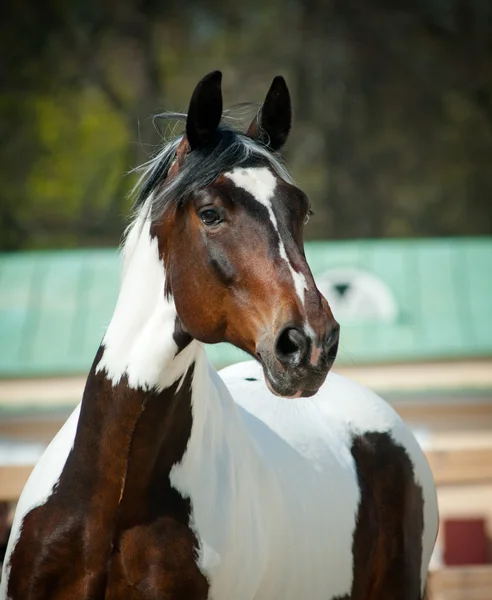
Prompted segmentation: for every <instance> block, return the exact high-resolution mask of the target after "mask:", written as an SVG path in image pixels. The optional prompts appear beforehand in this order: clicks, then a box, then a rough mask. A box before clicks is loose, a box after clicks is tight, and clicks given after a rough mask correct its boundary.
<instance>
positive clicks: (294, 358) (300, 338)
mask: <svg viewBox="0 0 492 600" xmlns="http://www.w3.org/2000/svg"><path fill="white" fill-rule="evenodd" d="M308 350H309V341H308V338H307V336H306V334H305V333H304V332H303V331H302V330H301V329H296V328H295V327H286V328H285V329H284V330H283V331H281V332H280V334H279V336H278V337H277V341H276V343H275V354H276V356H277V358H278V360H279V361H280V362H281V363H282V364H283V365H286V366H297V365H299V364H300V363H301V362H302V361H303V360H304V359H305V358H306V356H307V353H308Z"/></svg>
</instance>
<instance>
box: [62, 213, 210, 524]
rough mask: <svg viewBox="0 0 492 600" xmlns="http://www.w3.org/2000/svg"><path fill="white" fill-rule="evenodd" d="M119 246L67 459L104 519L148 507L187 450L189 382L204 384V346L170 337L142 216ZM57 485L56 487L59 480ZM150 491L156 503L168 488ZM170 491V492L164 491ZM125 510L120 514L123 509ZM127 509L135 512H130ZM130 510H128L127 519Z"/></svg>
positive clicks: (170, 318)
mask: <svg viewBox="0 0 492 600" xmlns="http://www.w3.org/2000/svg"><path fill="white" fill-rule="evenodd" d="M142 213H143V215H141V216H140V217H139V218H137V220H136V222H135V224H134V225H133V227H132V229H131V230H130V233H129V235H128V237H127V240H126V245H125V247H124V249H123V256H124V269H123V280H122V284H121V288H120V293H119V297H118V301H117V304H116V308H115V311H114V314H113V318H112V320H111V322H110V324H109V327H108V330H107V332H106V335H105V337H104V339H103V342H102V344H101V347H100V349H99V351H98V354H97V356H96V359H95V361H94V364H93V367H92V369H91V372H90V375H89V378H88V381H87V385H86V389H85V392H84V398H83V402H82V409H81V414H80V419H79V425H78V429H77V435H76V439H75V443H74V452H72V454H71V457H70V458H69V461H68V463H67V464H68V465H70V464H71V465H72V468H71V469H70V472H71V473H77V477H78V478H79V480H80V479H81V480H82V481H83V482H84V484H85V486H86V489H87V492H86V493H87V494H88V501H89V499H90V498H94V496H95V495H100V498H104V501H101V502H99V506H100V507H105V508H106V509H107V510H105V511H104V512H105V513H106V514H107V515H108V518H110V515H111V514H114V508H115V507H116V505H120V509H119V514H120V518H121V519H123V520H124V519H125V518H127V517H128V519H132V518H137V517H138V515H136V514H134V512H135V510H136V507H140V508H139V510H140V511H142V510H145V511H148V510H149V505H148V502H146V501H144V498H143V497H144V496H145V497H146V498H148V495H149V493H151V492H150V490H151V489H152V488H153V487H156V486H157V487H159V485H160V484H159V483H158V481H157V479H156V474H157V473H160V475H161V481H162V475H163V474H164V473H163V471H164V472H166V471H167V472H168V473H169V471H170V469H171V467H172V465H173V464H174V463H176V462H178V461H179V460H180V459H181V458H182V456H183V454H184V452H185V450H186V446H187V443H188V440H189V437H190V435H191V429H192V409H191V405H192V398H191V395H192V394H191V382H192V380H193V378H194V376H196V374H197V371H201V377H200V379H201V380H202V381H205V383H206V381H207V380H208V375H207V373H208V368H207V363H206V359H204V357H203V349H202V348H201V347H200V345H199V344H198V342H196V341H195V340H192V341H191V342H190V343H189V344H188V345H187V346H186V347H184V348H179V347H178V344H177V343H176V341H175V339H174V332H175V326H176V310H175V307H174V302H173V301H172V299H166V298H165V296H164V268H163V264H162V261H161V260H160V257H159V252H158V245H157V240H156V239H154V238H152V237H151V235H150V226H149V222H148V220H147V219H146V218H145V212H144V211H142ZM61 483H62V482H61ZM159 489H160V492H159V493H156V494H153V497H154V499H155V500H156V501H159V500H160V502H161V506H162V504H163V503H164V504H165V502H166V498H163V497H162V495H163V494H164V495H165V493H166V490H163V489H162V485H161V486H160V488H159ZM167 491H169V490H167ZM125 507H127V509H128V510H127V511H126V512H125V510H124V508H125ZM132 511H133V512H132ZM130 513H132V514H131V515H130Z"/></svg>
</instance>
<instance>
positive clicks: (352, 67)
mask: <svg viewBox="0 0 492 600" xmlns="http://www.w3.org/2000/svg"><path fill="white" fill-rule="evenodd" d="M0 52H1V54H2V57H4V60H3V61H2V63H1V65H0V85H1V90H2V92H1V93H0V134H2V140H4V143H3V144H2V146H1V147H0V165H1V166H0V168H1V170H0V194H1V196H0V248H3V249H14V248H21V247H32V246H37V247H39V246H49V245H58V246H66V245H78V244H114V243H116V242H117V240H118V238H119V235H120V232H121V230H122V228H123V225H124V220H125V215H126V214H127V212H128V208H129V199H128V197H127V192H128V190H129V189H130V188H131V185H132V183H133V179H132V177H124V176H123V173H124V172H125V171H128V170H129V169H130V168H131V167H133V166H135V165H136V164H138V163H139V162H142V161H144V160H145V159H146V158H147V157H148V156H149V154H151V153H152V151H153V148H154V147H155V145H156V144H157V143H159V141H160V135H161V134H160V133H159V132H158V131H157V129H156V127H155V126H154V122H153V120H152V118H151V115H152V114H155V113H156V112H159V111H161V110H163V109H173V110H174V109H176V110H183V109H185V108H186V105H187V102H188V99H189V94H190V91H191V89H192V88H193V86H194V84H195V83H196V81H197V79H198V78H199V77H200V76H202V75H203V74H204V73H206V72H208V71H210V70H212V69H215V68H221V69H222V70H223V71H224V75H225V77H224V87H225V90H224V91H225V97H226V104H233V103H234V102H238V101H244V100H245V99H251V100H261V99H262V98H263V96H264V94H265V91H266V89H267V87H268V85H269V83H270V81H271V78H272V77H273V76H274V75H275V74H277V73H279V72H281V73H284V74H285V75H286V76H287V78H288V80H289V82H290V84H291V88H292V90H293V96H294V107H295V120H296V123H295V127H294V130H293V136H292V138H291V140H290V142H289V144H288V146H287V149H286V153H287V155H288V159H289V163H290V164H291V165H292V166H293V169H294V174H295V176H296V178H297V180H298V181H299V183H300V185H301V186H302V187H303V188H304V189H305V190H306V191H307V192H308V193H309V194H310V195H311V197H312V200H313V204H314V206H315V211H316V218H315V219H313V220H312V222H311V224H310V226H309V228H308V231H307V233H308V235H311V236H312V237H317V238H333V237H335V238H341V237H353V236H356V237H372V236H414V235H453V234H458V235H460V234H470V235H472V234H482V233H490V232H491V219H490V213H491V211H490V207H489V197H490V195H491V192H492V169H491V168H490V163H491V158H492V60H491V58H492V56H491V54H492V2H491V1H488V0H472V1H468V2H464V0H449V1H447V2H442V1H441V0H426V1H425V2H424V0H402V2H399V3H397V4H394V3H391V2H388V1H387V0H372V1H371V2H367V3H361V2H356V0H282V1H281V0H270V1H269V2H268V3H264V2H260V1H259V0H248V2H243V3H240V4H238V3H234V2H232V1H231V0H225V1H223V2H221V3H219V2H218V0H212V1H211V2H210V1H209V2H205V1H204V0H189V1H188V2H187V3H186V5H183V3H179V2H177V0H169V1H168V2H166V3H163V2H158V1H157V0H120V1H119V2H114V1H111V0H106V1H105V2H104V1H103V2H101V1H100V0H98V1H97V2H96V1H95V0H85V1H82V0H67V1H66V2H64V3H60V2H58V1H56V0H46V2H43V3H37V2H34V1H33V0H21V1H19V2H16V3H14V2H10V3H8V5H7V8H6V10H5V11H4V18H3V20H2V21H1V22H0ZM245 95H246V98H245Z"/></svg>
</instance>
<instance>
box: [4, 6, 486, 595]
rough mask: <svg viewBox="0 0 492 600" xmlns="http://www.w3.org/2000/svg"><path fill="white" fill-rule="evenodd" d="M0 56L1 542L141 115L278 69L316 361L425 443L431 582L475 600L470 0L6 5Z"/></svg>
mask: <svg viewBox="0 0 492 600" xmlns="http://www.w3.org/2000/svg"><path fill="white" fill-rule="evenodd" d="M0 55H1V56H2V60H1V62H0V90H1V91H0V136H1V140H2V143H1V144H0V252H1V253H0V501H1V503H0V543H4V542H5V539H6V535H7V532H8V527H9V519H10V517H11V514H12V509H13V507H14V506H15V501H16V500H17V498H18V495H19V493H20V491H21V489H22V486H23V484H24V482H25V480H26V478H27V476H28V474H29V472H30V470H31V469H32V465H33V463H34V462H35V460H36V459H37V457H38V456H39V455H40V453H41V452H42V450H43V449H44V447H45V446H46V444H47V443H48V442H49V440H50V439H51V438H52V437H53V435H54V434H55V433H56V431H57V429H58V428H59V427H60V426H61V424H62V423H63V421H64V419H65V418H66V417H67V415H68V414H69V412H70V411H71V409H72V408H73V407H74V406H75V404H76V403H77V402H78V401H79V399H80V396H81V392H82V389H83V384H84V380H85V374H86V373H87V370H88V368H89V365H90V363H91V361H92V358H93V356H94V354H95V351H96V349H97V346H98V343H99V341H100V339H101V337H102V335H103V333H104V328H105V326H106V325H107V323H108V321H109V319H110V318H111V312H112V307H113V306H114V302H115V300H116V297H117V293H118V278H119V271H118V258H117V246H118V244H119V241H120V237H121V233H122V231H123V229H124V227H125V225H126V224H127V223H128V216H129V209H130V206H131V199H130V198H129V190H130V189H131V188H132V186H133V184H134V183H135V177H134V175H132V174H131V173H130V171H131V169H132V168H134V167H135V166H137V165H138V164H140V163H142V162H144V161H145V160H147V159H148V158H149V157H150V156H151V155H152V153H153V152H154V150H155V148H156V147H158V145H159V143H161V142H162V138H163V136H165V135H166V134H167V133H168V132H167V131H166V130H165V129H163V128H162V124H161V123H160V122H159V121H158V120H154V119H153V118H152V116H153V115H155V114H157V113H159V112H162V111H164V110H176V111H186V109H187V105H188V101H189V98H190V95H191V92H192V90H193V88H194V86H195V84H196V82H197V81H198V79H200V78H201V77H202V76H203V75H204V74H206V73H207V72H209V71H212V70H214V69H220V70H222V72H223V75H224V79H223V90H224V99H225V105H226V106H231V105H234V104H236V103H238V102H245V101H254V102H260V101H262V100H263V98H264V96H265V94H266V91H267V89H268V87H269V85H270V82H271V80H272V78H273V77H274V76H275V75H277V74H283V75H284V76H285V77H286V79H287V81H288V84H289V87H290V90H291V94H292V98H293V104H294V127H293V131H292V135H291V138H290V140H289V142H288V144H287V146H286V148H285V152H284V155H285V158H286V161H287V163H288V165H289V166H290V167H291V169H292V171H293V174H294V178H295V179H296V181H297V182H298V184H299V186H300V187H301V188H302V189H303V190H304V191H305V192H306V193H307V194H308V195H309V196H310V198H311V201H312V204H313V209H314V212H315V216H314V217H313V218H312V219H311V221H310V223H309V225H308V226H307V228H306V236H307V239H308V240H309V241H308V243H307V250H306V252H307V255H308V259H309V261H310V264H311V265H312V267H313V272H314V273H315V276H316V279H317V282H318V285H319V287H320V288H321V289H322V291H323V292H324V293H325V294H326V295H327V297H328V298H329V300H330V302H331V304H332V307H333V311H334V313H335V316H336V317H337V318H338V320H339V321H340V322H341V324H342V338H341V349H340V355H339V359H338V360H337V368H336V369H335V370H338V371H339V372H343V373H345V374H347V375H348V376H350V377H353V378H355V379H357V380H358V381H361V382H362V383H364V384H367V385H369V386H370V387H372V388H373V389H375V390H376V391H378V392H379V393H381V394H382V395H383V396H384V397H385V398H386V399H388V401H390V402H391V403H392V404H393V405H394V406H395V408H396V409H397V410H398V411H399V412H400V414H402V416H403V417H404V418H405V419H406V420H407V422H408V423H409V424H410V425H411V426H412V427H413V429H414V431H415V433H416V435H417V437H418V439H419V441H420V442H421V444H422V446H423V447H424V449H425V451H426V453H427V456H428V458H429V461H430V463H431V466H432V468H433V470H434V474H435V477H436V481H437V483H438V487H439V500H440V505H441V516H442V523H441V533H440V538H439V544H438V549H437V551H436V555H435V557H434V567H435V570H434V571H433V574H432V580H431V592H432V598H433V599H434V600H435V599H442V600H450V599H458V598H464V597H466V598H467V600H477V599H481V600H485V599H487V600H491V598H492V591H491V590H492V566H487V565H490V563H491V560H492V552H491V546H492V544H491V540H492V360H491V359H492V300H491V297H492V237H491V234H492V2H491V1H490V0H468V1H465V0H425V1H424V0H401V1H400V2H398V3H394V2H388V1H384V0H371V1H367V2H356V1H355V0H268V1H266V0H262V1H261V2H260V1H259V0H247V1H245V2H242V3H237V2H232V1H230V0H229V1H228V0H222V1H221V2H220V3H219V2H217V1H216V0H211V1H209V2H205V1H204V0H187V1H186V2H182V1H181V2H177V1H176V0H167V1H166V2H164V1H162V0H161V1H157V0H119V1H118V2H116V1H114V0H105V1H103V0H98V1H95V0H84V1H82V0H65V2H55V1H52V0H45V1H44V2H34V1H33V0H17V1H16V2H14V1H12V0H10V1H7V2H6V5H5V7H4V9H3V11H2V20H1V21H0ZM178 132H179V130H178ZM210 356H211V358H212V360H213V361H214V363H215V364H216V366H217V367H220V366H224V365H226V364H229V363H230V362H233V361H235V360H238V359H241V358H244V357H242V356H241V355H240V353H239V352H237V351H235V350H233V349H231V348H229V347H227V346H224V347H223V346H217V347H213V348H211V349H210Z"/></svg>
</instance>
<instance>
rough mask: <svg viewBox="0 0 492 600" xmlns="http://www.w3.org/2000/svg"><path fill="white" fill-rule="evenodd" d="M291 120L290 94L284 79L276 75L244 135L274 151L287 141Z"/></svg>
mask: <svg viewBox="0 0 492 600" xmlns="http://www.w3.org/2000/svg"><path fill="white" fill-rule="evenodd" d="M291 122H292V107H291V103H290V94H289V89H288V87H287V84H286V83H285V79H284V78H283V77H282V76H280V75H278V76H277V77H275V79H274V80H273V82H272V85H271V86H270V89H269V90H268V94H267V95H266V98H265V102H264V103H263V106H262V107H261V109H260V112H259V113H258V115H257V116H256V117H255V118H254V119H253V121H252V123H251V125H250V126H249V128H248V131H247V132H246V135H247V136H249V137H250V138H252V139H254V140H258V141H259V142H262V143H263V144H265V146H268V147H269V148H271V150H273V151H274V152H275V151H276V150H280V148H282V146H283V145H284V144H285V142H286V141H287V138H288V136H289V131H290V126H291Z"/></svg>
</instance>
